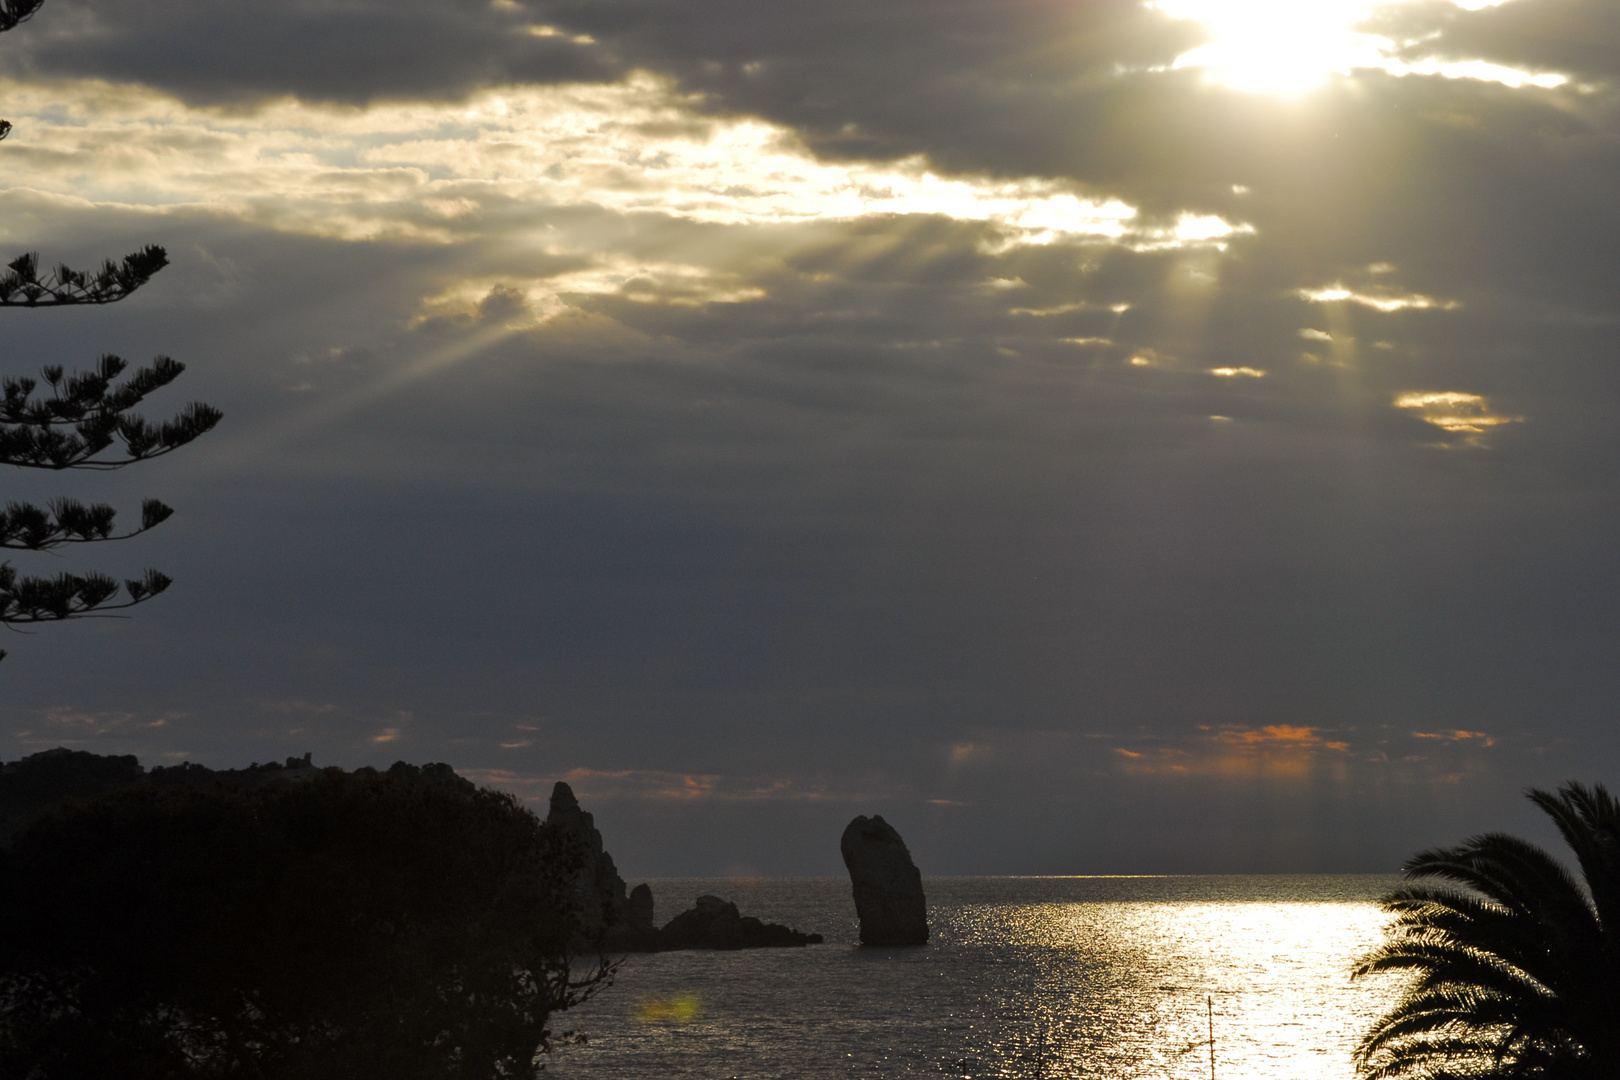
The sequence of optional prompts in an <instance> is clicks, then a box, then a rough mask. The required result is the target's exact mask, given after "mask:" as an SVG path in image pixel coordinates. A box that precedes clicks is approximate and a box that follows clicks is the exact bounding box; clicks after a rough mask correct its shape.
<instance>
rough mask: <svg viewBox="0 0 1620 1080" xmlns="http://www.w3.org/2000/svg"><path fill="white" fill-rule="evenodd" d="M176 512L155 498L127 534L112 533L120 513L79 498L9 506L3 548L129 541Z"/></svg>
mask: <svg viewBox="0 0 1620 1080" xmlns="http://www.w3.org/2000/svg"><path fill="white" fill-rule="evenodd" d="M173 513H174V511H173V510H172V509H170V508H169V507H167V506H165V505H163V504H162V503H161V502H159V501H158V500H156V499H147V500H146V501H145V502H143V503H142V504H141V525H140V527H139V528H137V529H131V530H129V531H128V532H121V533H115V532H113V520H114V518H115V517H116V516H117V511H115V510H114V509H113V508H112V507H110V506H108V505H107V504H105V503H93V504H91V505H88V506H87V505H85V504H84V503H81V502H79V501H78V500H77V499H55V500H52V502H51V503H50V504H49V505H48V506H46V507H43V508H42V507H38V506H33V505H31V504H29V503H19V502H12V503H7V504H6V508H5V509H4V510H0V548H4V549H9V550H12V551H49V550H50V549H52V548H57V547H61V546H62V545H63V544H89V543H100V542H101V541H103V540H128V539H129V538H130V537H132V536H139V535H141V533H143V532H146V531H147V530H148V529H154V528H156V527H157V526H159V525H161V524H162V523H163V522H164V521H167V520H168V519H169V517H170V515H172V514H173Z"/></svg>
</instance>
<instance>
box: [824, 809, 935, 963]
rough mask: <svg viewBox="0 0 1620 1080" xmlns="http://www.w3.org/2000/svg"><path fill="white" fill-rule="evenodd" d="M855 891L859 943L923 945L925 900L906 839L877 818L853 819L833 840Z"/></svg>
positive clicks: (925, 942) (925, 938) (926, 908)
mask: <svg viewBox="0 0 1620 1080" xmlns="http://www.w3.org/2000/svg"><path fill="white" fill-rule="evenodd" d="M838 847H839V850H840V851H842V852H843V855H844V865H845V866H847V867H849V881H850V885H851V886H852V887H853V888H854V891H855V913H856V914H857V915H859V916H860V919H861V944H862V945H924V944H927V942H928V902H927V900H926V899H925V898H924V897H923V888H922V874H921V873H920V872H919V871H918V870H917V865H916V864H915V863H913V862H912V861H911V852H910V851H907V850H906V842H905V841H904V840H902V839H900V834H899V833H897V832H895V831H894V826H892V825H890V824H889V823H888V822H887V821H884V820H883V819H882V818H881V817H857V818H856V819H855V820H854V821H852V822H850V823H849V827H848V828H846V829H845V830H844V836H843V839H842V840H841V841H840V842H839V844H838Z"/></svg>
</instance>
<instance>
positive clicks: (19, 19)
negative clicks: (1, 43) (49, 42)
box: [0, 0, 45, 34]
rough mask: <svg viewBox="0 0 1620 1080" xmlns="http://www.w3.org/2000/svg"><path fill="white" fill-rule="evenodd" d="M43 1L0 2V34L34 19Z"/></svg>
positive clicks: (19, 0) (9, 0)
mask: <svg viewBox="0 0 1620 1080" xmlns="http://www.w3.org/2000/svg"><path fill="white" fill-rule="evenodd" d="M44 3H45V0H0V34H3V33H5V32H6V31H7V30H10V29H12V28H13V27H15V26H16V25H17V24H18V23H25V22H27V21H28V20H29V19H32V18H33V17H34V12H36V11H38V10H39V9H40V7H41V6H43V5H44Z"/></svg>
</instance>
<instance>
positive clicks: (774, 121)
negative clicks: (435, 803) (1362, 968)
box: [0, 0, 1620, 880]
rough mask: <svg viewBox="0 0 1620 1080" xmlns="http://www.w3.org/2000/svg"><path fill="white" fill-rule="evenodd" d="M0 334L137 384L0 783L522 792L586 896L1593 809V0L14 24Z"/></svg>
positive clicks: (1613, 300)
mask: <svg viewBox="0 0 1620 1080" xmlns="http://www.w3.org/2000/svg"><path fill="white" fill-rule="evenodd" d="M0 115H3V116H5V117H6V118H8V119H9V120H10V121H11V122H12V123H13V124H14V125H15V130H14V131H13V133H12V135H11V136H10V137H9V138H8V139H7V140H6V142H5V143H4V144H3V145H0V256H4V258H6V259H9V258H11V257H13V256H14V255H18V254H22V253H23V252H26V251H36V250H37V251H39V252H40V253H41V255H42V258H43V259H44V261H46V262H48V263H54V262H57V261H61V262H66V263H68V264H70V265H84V264H92V265H93V264H98V263H99V261H100V260H101V259H102V258H104V257H107V256H120V255H122V254H123V253H125V252H128V251H134V250H136V249H137V248H139V247H140V246H142V245H144V244H147V243H159V244H162V245H164V246H165V247H166V248H167V250H168V252H169V255H170V260H171V266H170V267H169V268H168V269H166V270H164V271H163V272H162V273H161V274H159V275H158V276H157V277H156V278H155V279H153V281H152V282H151V283H150V284H149V285H147V286H146V287H145V288H143V289H141V290H140V291H139V292H137V293H136V294H135V295H134V296H133V297H131V298H129V299H127V300H125V301H123V302H121V303H118V304H115V305H109V306H107V307H102V308H96V309H82V310H80V309H70V310H35V311H27V310H16V309H7V310H3V311H0V370H3V371H5V372H6V373H8V374H14V375H26V374H32V373H34V372H35V371H36V370H37V369H38V368H39V367H41V366H43V365H45V364H62V365H65V366H67V367H69V368H74V367H83V366H87V365H89V364H91V363H93V362H94V360H95V358H96V357H97V356H99V355H101V354H102V353H104V352H113V353H116V354H118V355H120V356H124V357H126V358H128V359H131V360H134V361H145V360H147V359H149V358H150V357H152V356H155V355H159V354H163V355H168V356H172V357H174V358H175V359H177V360H180V361H181V362H183V363H184V364H186V365H187V371H186V374H185V375H184V376H183V377H182V378H181V379H180V380H179V382H178V383H176V384H175V385H174V386H173V387H171V388H169V389H168V390H166V391H164V392H163V394H162V395H159V396H157V397H154V398H153V399H152V402H151V404H152V408H151V410H150V413H149V414H150V415H166V414H167V412H169V411H178V409H179V408H180V407H182V406H183V405H184V404H185V403H186V402H188V401H192V400H201V401H206V402H208V403H210V404H212V405H214V406H217V407H218V408H220V409H222V410H223V411H224V413H225V419H224V421H223V422H222V423H221V424H220V426H219V427H218V428H217V429H216V430H215V431H214V432H212V433H210V434H209V435H207V436H206V437H204V438H203V439H202V440H201V441H199V442H197V443H195V444H193V445H192V446H190V447H187V448H186V449H185V450H183V451H181V452H179V453H176V454H174V455H172V456H169V457H166V458H164V459H162V460H161V461H155V462H151V463H144V464H141V465H138V466H136V467H134V468H131V469H127V470H123V471H121V472H116V473H100V474H88V475H87V474H71V473H68V474H37V473H32V472H27V473H25V472H23V471H20V470H14V471H11V472H9V473H7V475H6V476H5V478H4V479H5V483H6V488H5V498H7V499H33V500H36V501H38V500H44V499H48V498H51V497H55V496H58V495H72V496H74V497H77V498H81V499H96V500H106V501H110V502H113V503H115V504H117V505H119V506H121V507H124V508H126V512H127V513H130V514H133V513H135V512H136V508H137V507H138V505H139V501H140V499H142V498H144V497H155V498H161V499H162V500H163V501H165V502H167V503H169V504H170V505H172V506H174V507H175V508H176V511H177V512H176V514H175V516H174V518H173V519H171V520H170V521H169V522H167V523H165V524H164V525H163V526H161V527H160V528H159V529H157V530H155V531H153V532H152V533H150V534H149V535H146V536H142V537H140V538H138V539H133V540H130V541H127V542H124V543H120V544H116V545H113V544H104V545H87V546H85V547H83V548H82V549H80V550H77V551H74V552H72V553H70V554H68V555H52V556H30V555H27V554H26V553H25V554H22V555H19V556H18V557H16V558H14V559H13V560H12V562H13V564H14V565H15V566H16V567H17V568H18V569H19V570H20V571H23V572H27V573H54V572H56V571H58V570H64V569H67V570H81V569H83V570H88V569H97V570H104V571H107V572H111V573H114V574H117V575H123V576H132V575H134V574H135V573H138V572H139V571H141V570H143V569H145V568H146V567H148V566H153V567H157V568H159V569H161V570H163V571H165V572H167V573H168V574H170V575H171V576H172V577H173V578H174V579H175V585H174V586H173V587H172V588H171V589H170V590H169V592H167V593H166V594H164V595H163V596H162V597H161V598H159V599H157V600H154V601H153V602H151V603H149V604H146V605H143V606H142V607H140V608H138V609H137V610H136V611H134V612H132V613H131V616H132V617H130V618H127V619H104V620H86V621H82V622H75V623H71V624H60V625H54V626H47V627H44V628H42V629H39V630H38V631H36V632H34V633H31V634H30V635H27V636H22V635H18V634H14V633H13V634H7V635H5V639H4V641H3V642H0V647H4V648H5V649H6V650H7V651H8V653H9V656H8V657H7V658H6V660H5V661H4V663H3V664H0V758H3V759H5V760H15V759H16V758H18V757H21V756H24V755H25V754H29V753H34V752H37V751H39V750H42V749H47V748H50V747H53V746H67V747H72V748H76V749H84V750H91V751H94V752H97V753H118V754H125V753H133V754H137V755H138V756H139V757H140V758H141V760H142V762H143V763H144V764H147V765H159V764H173V763H176V762H180V761H196V762H201V763H204V764H207V765H210V766H214V767H235V766H241V765H246V764H248V763H249V762H253V761H265V760H272V759H281V758H285V757H287V756H293V755H296V756H302V755H303V754H304V753H306V752H309V753H312V754H313V756H314V760H315V762H316V764H325V765H341V766H344V767H349V768H353V767H357V766H361V765H376V766H386V765H388V764H390V763H392V762H393V761H395V760H399V759H403V760H407V761H412V762H427V761H445V762H448V763H450V764H452V765H453V766H455V768H456V769H457V770H459V771H460V772H462V773H463V774H465V775H467V776H470V777H472V778H474V779H476V780H478V781H479V782H481V783H486V784H490V785H492V786H496V787H500V788H502V789H505V790H508V791H512V792H514V793H516V794H518V795H520V796H521V797H523V798H525V799H530V800H534V801H535V805H536V806H537V807H540V808H541V809H542V810H543V807H544V800H545V798H546V797H547V795H548V794H549V792H550V788H551V785H552V784H553V783H554V782H555V781H556V780H559V779H566V780H567V781H568V782H569V783H570V784H571V785H572V786H573V787H574V789H575V791H576V793H578V795H579V796H580V798H581V801H582V802H583V803H584V805H585V808H586V809H588V810H591V811H592V812H594V813H595V815H596V818H597V822H598V825H599V826H600V827H601V828H602V830H603V833H604V836H605V838H606V842H607V845H608V848H609V850H611V851H612V852H613V853H614V855H615V857H616V858H617V860H618V862H619V865H620V867H621V869H622V870H623V871H624V873H625V876H626V877H627V878H630V879H632V880H635V879H638V878H639V877H642V876H659V875H679V874H725V875H732V876H748V875H780V874H836V873H841V872H842V866H841V864H840V862H839V857H838V854H837V852H838V837H839V835H840V833H841V832H842V829H843V827H844V825H845V824H846V823H847V822H848V820H849V819H850V818H851V817H853V816H854V815H856V814H874V813H878V814H882V815H883V816H884V817H885V819H887V820H888V821H890V822H891V823H892V824H894V825H895V826H896V827H897V828H898V829H899V830H900V832H901V834H902V835H903V836H904V837H905V838H906V840H907V842H908V843H909V845H910V847H911V849H912V851H913V853H914V855H915V856H916V858H917V861H918V864H919V866H920V867H921V868H922V870H923V872H924V873H925V874H962V873H1041V874H1128V873H1225V872H1232V873H1237V872H1388V871H1393V870H1394V869H1396V868H1397V867H1398V866H1399V865H1400V863H1401V860H1402V859H1403V858H1405V857H1406V856H1408V855H1410V854H1412V853H1413V852H1415V851H1416V850H1418V849H1420V848H1426V847H1432V846H1436V845H1442V844H1450V843H1455V842H1457V841H1459V840H1461V839H1462V838H1463V837H1464V836H1466V835H1470V834H1474V833H1478V832H1482V831H1486V830H1495V829H1505V830H1509V831H1514V832H1519V833H1522V834H1525V835H1529V836H1532V837H1534V838H1537V839H1546V838H1548V837H1549V835H1550V834H1549V833H1547V832H1546V830H1545V829H1544V828H1543V827H1542V826H1541V825H1540V823H1539V822H1538V821H1537V820H1536V819H1537V815H1536V814H1535V812H1534V810H1533V808H1531V807H1529V806H1528V804H1526V803H1525V801H1524V800H1523V798H1522V792H1523V790H1524V789H1525V788H1526V787H1528V786H1536V785H1540V786H1547V785H1553V784H1557V783H1559V782H1561V781H1563V780H1566V779H1572V778H1573V779H1580V780H1583V781H1588V782H1592V781H1604V780H1609V781H1611V782H1616V783H1620V775H1617V774H1616V772H1615V769H1614V766H1615V764H1616V763H1617V762H1620V734H1617V731H1620V729H1617V726H1616V724H1615V718H1616V715H1617V707H1620V569H1617V560H1616V550H1615V548H1616V544H1615V537H1616V536H1620V423H1617V419H1620V417H1617V413H1620V365H1617V363H1616V345H1617V338H1620V293H1617V289H1620V275H1617V274H1616V273H1615V271H1616V268H1617V254H1616V253H1617V252H1620V201H1617V200H1616V198H1615V192H1616V190H1617V189H1620V7H1616V6H1615V5H1614V4H1612V3H1603V2H1597V0H1507V2H1503V3H1492V2H1489V0H1466V2H1464V0H1398V2H1389V3H1372V2H1359V0H1322V2H1318V3H1312V4H1298V3H1290V2H1286V0H1159V2H1156V3H1143V2H1136V0H1069V2H1066V3H1062V2H1056V0H926V2H924V0H878V2H873V0H860V2H856V0H798V2H796V3H793V4H767V3H762V2H759V0H755V2H752V3H744V2H741V0H435V2H432V3H429V2H427V0H387V2H383V0H299V2H295V3H286V2H281V3H270V2H268V0H239V2H235V3H231V4H220V3H217V2H206V0H125V2H122V3H116V4H115V3H111V2H109V0H46V3H45V6H44V7H43V9H42V10H41V11H40V12H39V14H38V15H37V16H36V17H35V18H34V19H32V20H31V21H29V22H27V23H25V24H23V25H22V26H20V27H18V28H17V29H15V30H13V31H11V32H9V33H6V34H4V35H3V36H0Z"/></svg>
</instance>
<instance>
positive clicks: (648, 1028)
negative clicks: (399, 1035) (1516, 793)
mask: <svg viewBox="0 0 1620 1080" xmlns="http://www.w3.org/2000/svg"><path fill="white" fill-rule="evenodd" d="M1393 884H1394V879H1393V878H1388V877H1363V876H1354V877H1345V876H1335V877H1321V876H1309V877H1147V878H984V877H970V878H927V879H925V880H924V888H925V890H926V892H927V894H928V906H929V921H930V924H931V926H932V930H933V938H932V940H931V941H930V942H929V944H928V945H927V946H925V947H923V948H916V949H862V948H860V947H858V946H857V945H856V944H855V942H856V940H857V933H856V922H855V912H854V905H853V903H852V901H851V900H850V894H849V883H848V881H847V880H846V879H842V878H798V879H785V880H767V881H747V882H740V881H727V880H720V879H664V880H655V881H653V882H652V887H653V894H654V896H655V897H656V899H657V903H658V916H657V917H658V919H659V921H660V922H662V921H664V920H666V919H668V918H670V917H671V916H673V915H674V914H676V913H677V912H678V911H680V910H683V909H685V908H686V907H689V906H690V905H691V903H692V901H693V899H695V898H696V897H697V896H698V895H699V894H701V893H706V892H707V893H714V894H716V895H718V896H723V897H725V898H727V899H729V900H735V901H736V902H737V904H738V906H739V907H740V908H741V909H742V911H743V914H745V915H757V916H759V917H761V918H764V919H766V920H767V921H772V922H783V923H788V924H790V925H793V926H796V927H797V928H798V929H800V930H807V931H816V932H819V933H821V934H824V935H825V936H826V938H827V944H825V945H819V946H810V947H809V948H805V949H759V950H751V951H747V952H734V953H712V952H686V953H664V954H661V955H655V956H635V957H631V958H630V960H629V962H628V963H626V964H625V966H624V968H623V970H622V971H621V972H620V974H619V978H618V980H617V982H616V983H615V985H614V986H613V987H612V988H611V989H609V990H607V991H606V992H605V993H604V994H603V995H602V996H601V997H600V998H598V999H597V1000H595V1001H593V1002H591V1003H589V1004H587V1005H586V1006H584V1007H583V1008H581V1009H579V1010H577V1011H576V1012H572V1013H569V1014H567V1015H566V1016H563V1017H558V1018H557V1019H558V1020H560V1021H562V1023H560V1024H558V1025H557V1026H558V1027H561V1028H579V1029H581V1030H583V1031H584V1032H585V1033H586V1034H587V1035H588V1037H589V1042H588V1044H587V1045H584V1046H570V1047H564V1048H561V1049H559V1050H558V1051H557V1052H556V1054H555V1055H554V1056H553V1059H552V1061H551V1064H550V1068H549V1074H550V1075H553V1076H557V1077H562V1078H569V1077H609V1076H611V1077H623V1078H627V1080H628V1078H651V1077H705V1078H708V1077H717V1078H723V1077H742V1078H753V1077H850V1076H862V1077H866V1076H872V1077H884V1076H921V1075H929V1076H940V1075H946V1076H961V1077H1030V1078H1034V1077H1048V1078H1057V1077H1109V1078H1118V1080H1129V1078H1134V1077H1154V1078H1164V1080H1181V1078H1186V1080H1194V1078H1202V1077H1208V1076H1209V1075H1210V1071H1211V1062H1210V1045H1209V1028H1210V1020H1211V1013H1212V1014H1213V1024H1214V1050H1215V1061H1214V1072H1215V1075H1216V1076H1217V1077H1219V1078H1223V1080H1224V1078H1233V1080H1236V1078H1255V1080H1260V1078H1276V1080H1283V1078H1288V1080H1304V1078H1312V1080H1316V1078H1321V1080H1340V1078H1342V1080H1349V1078H1350V1077H1352V1076H1353V1070H1352V1068H1351V1065H1350V1049H1351V1047H1352V1046H1353V1045H1354V1044H1355V1041H1356V1039H1357V1037H1358V1036H1359V1034H1360V1033H1361V1032H1362V1031H1363V1030H1365V1029H1366V1027H1367V1026H1368V1024H1369V1023H1370V1022H1371V1020H1372V1019H1373V1017H1374V1016H1375V1015H1376V1014H1377V1013H1378V1012H1380V1011H1381V1010H1382V1009H1383V1008H1384V1007H1385V1006H1386V1005H1387V1004H1388V1000H1389V998H1390V996H1391V995H1392V994H1393V993H1394V991H1395V987H1393V986H1392V985H1390V984H1389V983H1379V982H1371V981H1367V980H1359V981H1357V982H1354V983H1352V982H1351V980H1350V976H1349V971H1350V966H1351V963H1352V961H1353V960H1354V958H1355V957H1356V956H1357V955H1358V954H1360V953H1361V952H1363V951H1365V950H1366V949H1367V948H1369V947H1370V946H1371V945H1373V944H1374V943H1375V942H1376V941H1377V939H1378V936H1379V933H1380V931H1381V928H1382V927H1383V925H1384V921H1385V920H1384V916H1383V915H1382V914H1381V913H1380V912H1379V910H1378V908H1377V905H1376V904H1375V903H1374V901H1375V900H1376V898H1377V897H1378V896H1379V895H1380V894H1382V893H1383V892H1385V891H1387V890H1388V889H1389V888H1390V887H1391V886H1392V885H1393Z"/></svg>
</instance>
